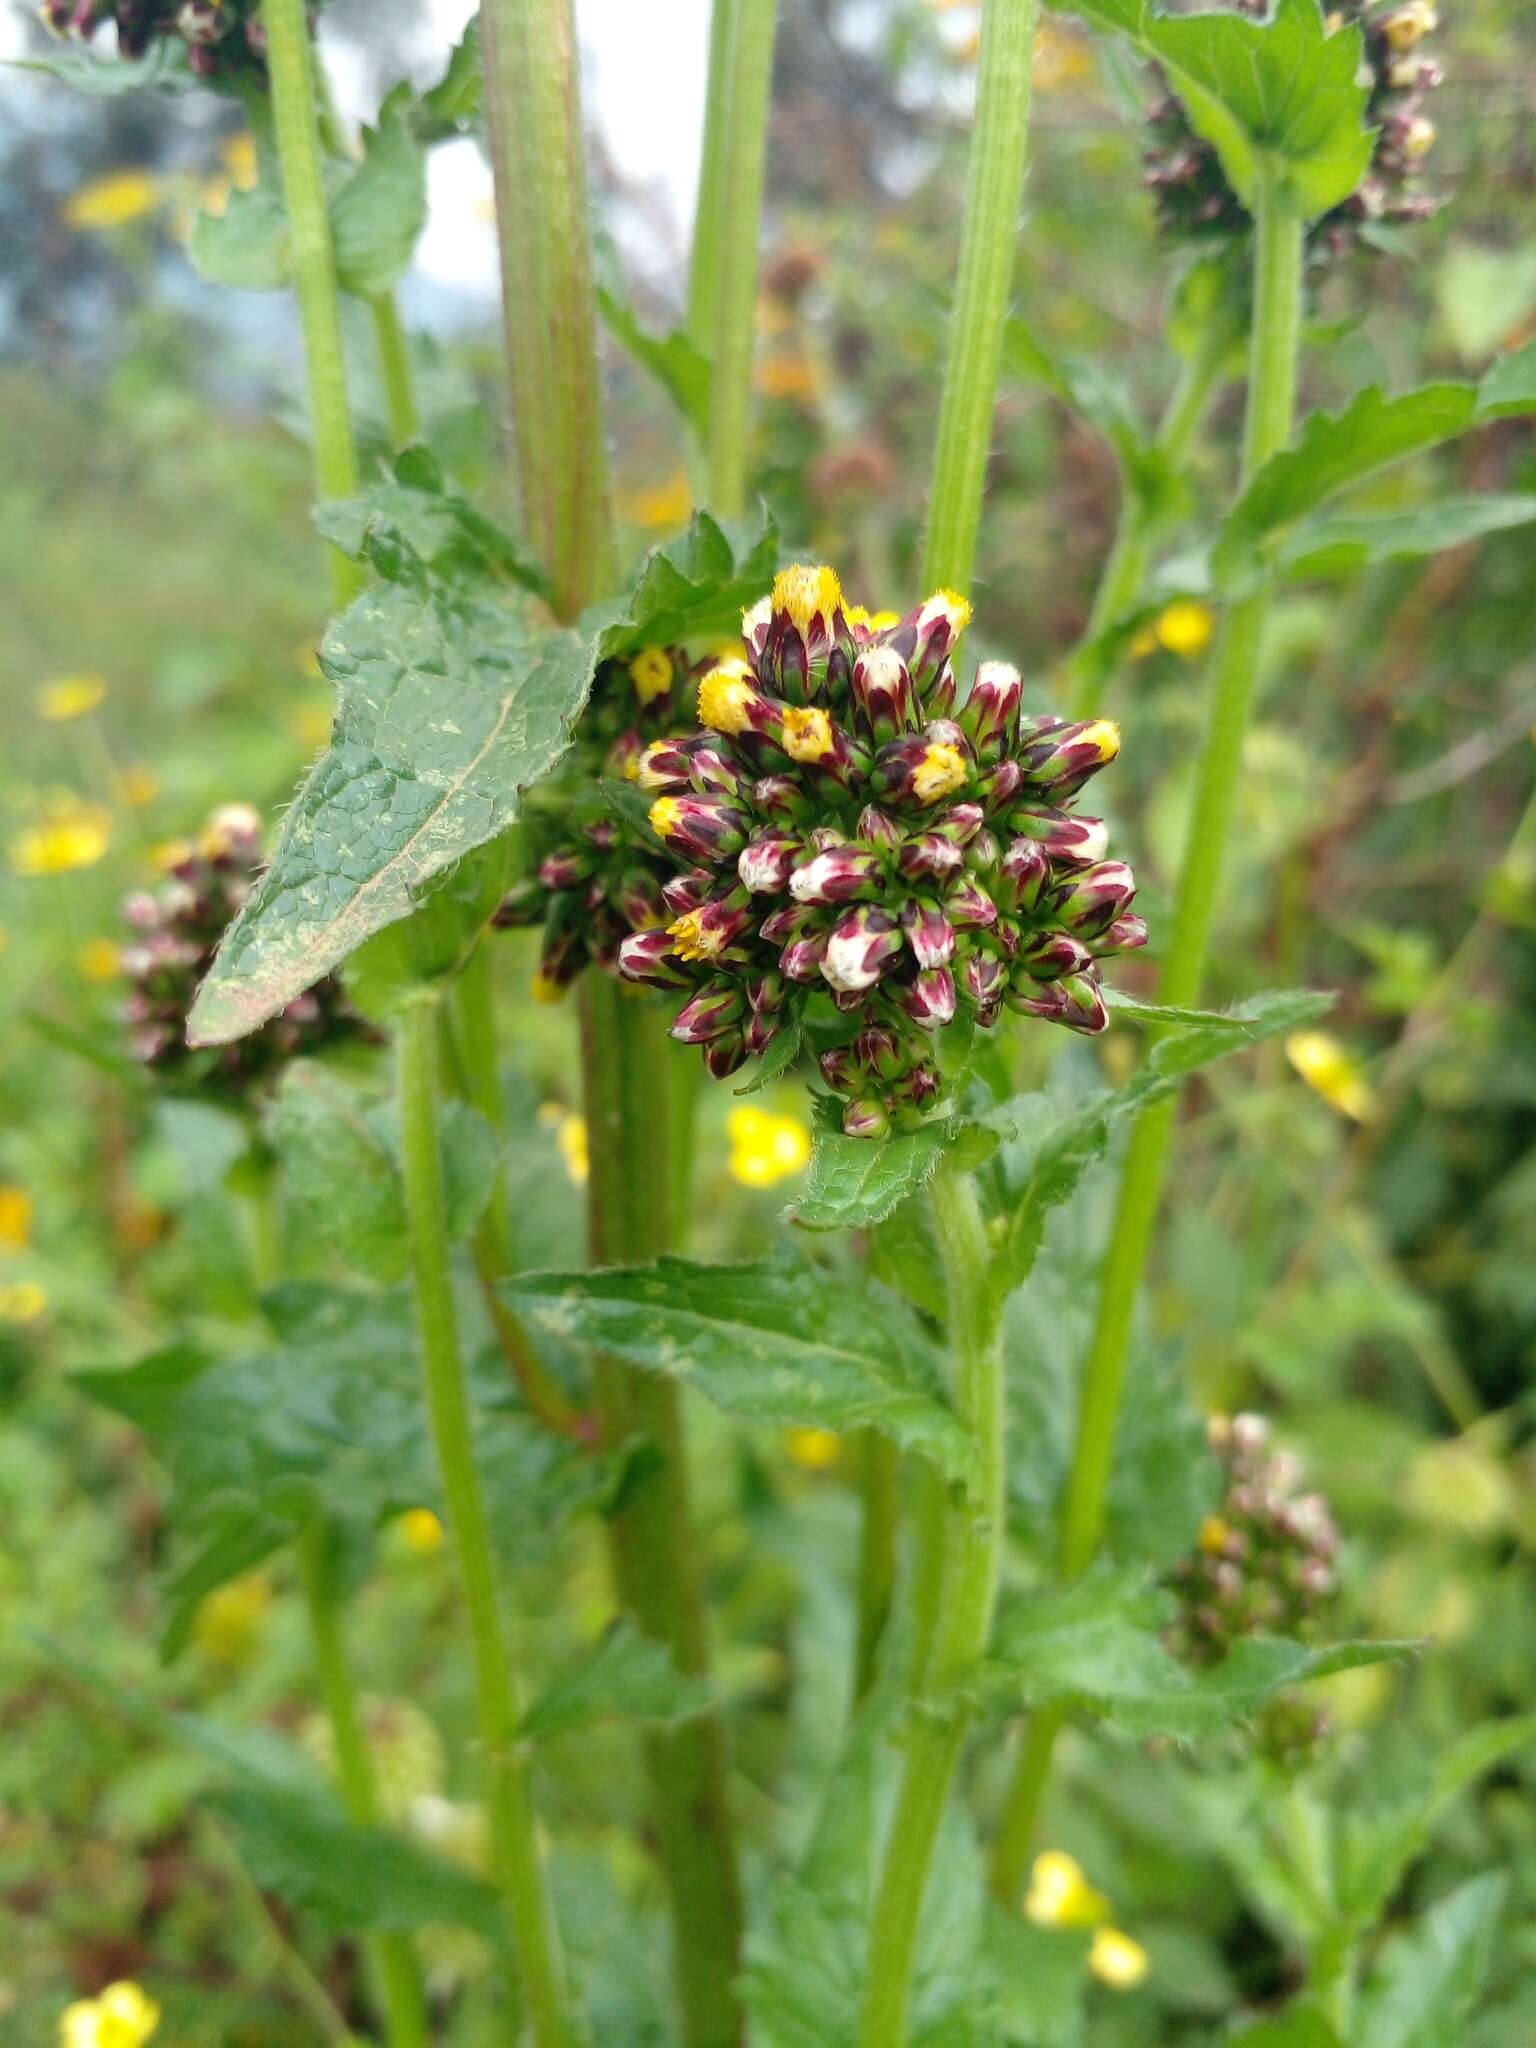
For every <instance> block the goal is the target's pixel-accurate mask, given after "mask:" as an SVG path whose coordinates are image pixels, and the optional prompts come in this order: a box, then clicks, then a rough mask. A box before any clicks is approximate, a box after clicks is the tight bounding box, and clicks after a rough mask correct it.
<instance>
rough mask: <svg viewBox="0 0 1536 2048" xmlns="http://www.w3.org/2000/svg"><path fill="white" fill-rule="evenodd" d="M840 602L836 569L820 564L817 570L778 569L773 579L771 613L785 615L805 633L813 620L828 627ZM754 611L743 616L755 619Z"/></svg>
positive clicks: (801, 566)
mask: <svg viewBox="0 0 1536 2048" xmlns="http://www.w3.org/2000/svg"><path fill="white" fill-rule="evenodd" d="M842 601H843V586H842V585H841V584H840V583H839V582H838V580H837V572H836V570H835V569H829V568H828V567H827V566H826V564H825V563H824V562H823V563H820V564H818V565H817V566H816V567H814V568H813V567H809V566H807V564H805V563H803V562H800V563H796V564H795V566H794V567H793V568H790V569H781V570H780V571H779V573H778V575H777V576H775V577H774V579H773V596H772V599H771V605H772V609H773V610H774V611H776V612H788V613H789V617H790V623H791V624H792V625H794V626H796V627H798V629H799V630H800V631H801V632H802V633H804V632H805V631H807V629H808V628H809V626H810V623H811V621H812V620H813V619H815V618H818V617H819V618H822V619H825V620H826V621H827V622H828V623H829V624H830V623H831V619H832V614H833V613H834V612H835V611H836V610H837V608H838V606H839V605H840V604H841V603H842ZM756 611H757V608H756V607H755V606H754V608H753V612H752V613H751V614H747V615H745V616H748V617H751V616H755V615H756Z"/></svg>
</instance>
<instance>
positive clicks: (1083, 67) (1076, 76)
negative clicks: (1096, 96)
mask: <svg viewBox="0 0 1536 2048" xmlns="http://www.w3.org/2000/svg"><path fill="white" fill-rule="evenodd" d="M1030 73H1031V76H1032V78H1033V80H1034V85H1035V90H1036V91H1037V92H1056V91H1059V90H1060V88H1061V87H1062V86H1064V85H1078V84H1080V83H1081V82H1082V80H1083V79H1085V78H1090V77H1092V75H1093V58H1092V56H1091V55H1090V53H1089V49H1088V44H1087V42H1086V41H1085V40H1084V38H1083V37H1082V36H1080V35H1075V34H1074V33H1073V31H1072V30H1071V29H1069V28H1065V27H1063V26H1062V24H1061V23H1060V22H1055V21H1044V22H1042V23H1041V24H1040V27H1039V29H1038V30H1037V32H1036V35H1035V48H1034V59H1033V62H1032V64H1031V66H1030Z"/></svg>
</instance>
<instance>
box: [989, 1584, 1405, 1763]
mask: <svg viewBox="0 0 1536 2048" xmlns="http://www.w3.org/2000/svg"><path fill="white" fill-rule="evenodd" d="M1169 1609H1170V1602H1169V1600H1168V1596H1167V1595H1166V1594H1163V1593H1161V1592H1159V1591H1156V1590H1154V1589H1153V1588H1151V1587H1150V1586H1149V1584H1148V1582H1147V1581H1146V1579H1145V1577H1144V1576H1142V1575H1139V1574H1133V1575H1126V1574H1120V1573H1115V1572H1111V1571H1104V1570H1100V1571H1094V1572H1090V1573H1088V1574H1086V1575H1085V1576H1084V1577H1083V1578H1081V1579H1079V1580H1077V1581H1076V1582H1075V1583H1074V1584H1072V1585H1070V1586H1067V1587H1063V1588H1060V1589H1058V1590H1055V1591H1051V1592H1044V1593H1036V1594H1033V1595H1030V1596H1027V1597H1025V1598H1023V1599H1019V1600H1015V1601H1013V1602H1010V1603H1009V1604H1007V1605H1005V1606H1004V1608H1003V1609H1002V1611H1001V1612H1000V1614H999V1616H998V1621H997V1627H996V1630H995V1633H994V1639H993V1648H992V1655H991V1658H990V1660H989V1662H988V1665H987V1666H986V1669H985V1675H984V1681H983V1682H984V1685H985V1687H986V1690H987V1691H988V1692H989V1693H998V1694H1002V1695H1003V1696H1005V1697H1006V1698H1007V1699H1008V1700H1009V1702H1010V1704H1013V1703H1017V1702H1018V1701H1019V1700H1022V1702H1023V1704H1024V1705H1026V1706H1031V1707H1040V1706H1047V1705H1051V1704H1063V1705H1066V1706H1069V1707H1072V1708H1074V1709H1077V1710H1079V1711H1087V1712H1089V1713H1093V1714H1097V1715H1100V1716H1102V1717H1103V1718H1104V1719H1105V1720H1106V1721H1108V1722H1109V1723H1110V1725H1111V1726H1112V1727H1115V1728H1118V1729H1120V1730H1121V1731H1123V1732H1124V1733H1126V1734H1130V1735H1135V1736H1147V1735H1172V1736H1177V1737H1180V1738H1181V1739H1184V1740H1194V1739H1196V1738H1198V1737H1200V1736H1203V1735H1207V1734H1211V1733H1214V1732H1215V1731H1217V1730H1219V1729H1221V1728H1225V1727H1229V1726H1231V1725H1232V1723H1234V1722H1236V1721H1242V1720H1246V1719H1247V1718H1248V1717H1249V1716H1250V1715H1252V1714H1253V1713H1254V1712H1255V1711H1256V1710H1257V1709H1258V1708H1259V1707H1260V1706H1262V1705H1263V1703H1264V1702H1265V1700H1267V1699H1269V1698H1270V1697H1271V1696H1272V1695H1273V1694H1274V1693H1276V1692H1278V1691H1280V1689H1281V1688H1282V1687H1284V1686H1287V1685H1296V1684H1300V1683H1302V1682H1304V1681H1306V1680H1308V1679H1313V1678H1323V1677H1326V1676H1327V1675H1328V1674H1329V1673H1331V1672H1335V1671H1349V1670H1353V1669H1354V1668H1355V1667H1356V1666H1358V1665H1361V1664H1375V1663H1380V1662H1383V1661H1384V1660H1386V1659H1389V1658H1401V1657H1405V1656H1408V1655H1410V1654H1411V1653H1412V1650H1413V1647H1414V1646H1413V1645H1412V1644H1408V1643H1336V1644H1333V1645H1331V1646H1330V1647H1328V1648H1326V1649H1309V1648H1308V1647H1307V1646H1306V1645H1304V1644H1302V1643H1293V1642H1288V1641H1286V1640H1285V1639H1283V1638H1281V1637H1264V1636H1254V1637H1248V1638H1246V1639H1245V1640H1243V1641H1240V1642H1238V1643H1235V1644H1234V1645H1233V1647H1232V1649H1231V1650H1230V1651H1229V1652H1228V1654H1227V1655H1226V1656H1225V1657H1224V1658H1223V1659H1222V1661H1221V1662H1220V1663H1219V1664H1215V1665H1212V1666H1210V1667H1209V1668H1203V1669H1196V1670H1191V1669H1189V1668H1187V1667H1186V1666H1184V1665H1182V1664H1180V1663H1178V1662H1177V1661H1176V1660H1175V1659H1174V1658H1173V1657H1172V1656H1170V1655H1169V1653H1168V1651H1167V1650H1166V1649H1165V1648H1164V1647H1163V1642H1162V1636H1161V1630H1162V1627H1163V1626H1164V1624H1165V1622H1166V1620H1167V1617H1168V1613H1169Z"/></svg>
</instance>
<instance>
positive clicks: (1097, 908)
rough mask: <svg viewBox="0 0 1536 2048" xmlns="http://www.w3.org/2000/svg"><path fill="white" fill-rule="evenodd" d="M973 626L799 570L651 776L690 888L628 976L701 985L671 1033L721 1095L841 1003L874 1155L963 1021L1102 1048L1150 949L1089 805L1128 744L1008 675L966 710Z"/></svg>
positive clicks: (837, 1088)
mask: <svg viewBox="0 0 1536 2048" xmlns="http://www.w3.org/2000/svg"><path fill="white" fill-rule="evenodd" d="M969 619H970V608H969V606H968V605H967V604H966V603H965V602H964V600H963V599H961V598H958V597H956V596H954V595H953V594H952V593H951V592H949V591H939V592H938V593H937V594H936V595H935V596H933V597H930V598H929V599H928V600H927V602H926V603H924V604H922V605H919V606H918V607H917V609H916V610H914V611H911V612H909V613H908V614H907V616H906V617H905V618H897V617H896V616H895V614H894V613H879V614H876V615H874V616H873V617H872V616H871V615H870V614H869V613H867V612H865V611H864V610H863V609H862V608H861V607H857V606H847V605H845V604H844V601H843V594H842V590H841V588H840V586H839V584H838V580H837V578H836V576H835V575H834V574H833V572H832V571H831V570H830V569H827V568H814V569H813V568H794V569H787V570H785V571H784V572H783V573H782V574H781V575H780V576H779V577H778V579H777V580H776V582H775V584H774V587H773V593H772V595H771V597H766V598H764V599H763V600H762V601H761V603H759V604H757V605H755V606H754V607H753V608H752V609H751V610H750V611H749V612H747V613H746V614H745V617H744V620H743V641H744V651H743V653H742V654H740V655H731V656H726V657H723V658H722V659H721V660H719V661H718V662H717V663H716V664H715V665H714V666H713V667H712V668H710V669H709V670H708V671H707V673H706V674H705V675H704V677H703V678H702V680H701V681H700V683H699V689H698V717H699V726H700V728H702V729H700V730H695V731H693V732H691V733H688V734H685V735H683V736H681V737H677V738H668V739H662V740H658V741H655V742H653V743H652V744H651V745H650V746H649V747H647V748H646V750H645V753H644V755H643V756H642V758H641V761H640V764H639V770H638V777H637V779H638V781H639V783H640V785H641V787H642V789H644V790H646V791H647V792H650V793H651V794H652V795H653V796H654V799H655V801H654V802H653V804H652V807H651V812H650V818H651V825H652V827H653V829H654V831H655V833H656V835H657V837H658V838H659V839H660V840H661V841H662V842H664V844H665V845H666V847H667V849H668V851H669V852H670V853H671V854H672V855H673V857H674V859H675V860H676V862H677V863H678V864H679V867H680V869H681V872H679V873H676V874H674V875H673V876H672V878H671V879H670V880H669V881H668V882H667V883H666V884H665V886H664V887H663V889H662V896H663V899H664V902H665V906H666V919H665V921H662V920H660V919H658V920H657V922H656V924H655V925H654V927H653V928H651V929H648V930H642V931H637V932H636V933H635V934H634V935H633V936H632V937H630V938H628V939H626V940H625V941H624V943H623V945H622V947H621V949H620V955H619V964H620V969H621V971H622V972H623V973H624V974H625V975H627V976H629V977H630V978H631V979H633V980H636V981H642V982H649V983H651V984H653V985H656V986H659V987H663V988H670V989H678V990H687V991H689V994H688V1000H687V1001H686V1002H685V1003H684V1005H683V1007H682V1009H681V1010H680V1011H679V1013H678V1016H677V1020H676V1022H675V1023H674V1025H673V1027H672V1035H673V1036H674V1037H675V1038H679V1039H681V1040H683V1041H684V1042H685V1043H689V1044H697V1045H700V1046H702V1047H703V1049H704V1060H705V1064H706V1066H707V1067H708V1068H709V1071H710V1072H711V1073H712V1074H715V1075H717V1076H718V1075H725V1074H730V1073H732V1072H734V1071H735V1069H736V1068H737V1067H739V1066H740V1065H741V1064H742V1062H743V1061H744V1060H746V1059H748V1058H749V1057H752V1056H755V1055H758V1054H761V1053H763V1052H765V1051H766V1050H767V1048H768V1047H769V1046H770V1045H771V1044H772V1043H773V1042H774V1040H775V1039H776V1038H777V1037H778V1035H779V1033H780V1032H781V1031H783V1030H785V1029H786V1028H787V1029H791V1030H793V1031H794V1032H795V1033H796V1034H797V1036H798V1033H799V1031H800V1030H801V1028H802V1025H803V1023H804V1018H805V1008H806V1004H807V1002H808V1001H809V999H810V998H811V996H812V995H813V993H818V994H820V995H822V996H824V997H826V998H828V999H830V1002H831V1003H832V1004H833V1005H834V1006H835V1009H836V1011H837V1012H839V1013H841V1021H840V1023H839V1024H838V1029H837V1033H836V1042H835V1043H832V1044H830V1045H829V1046H828V1047H827V1049H826V1050H824V1051H823V1052H822V1054H821V1062H820V1063H821V1072H822V1075H823V1077H824V1078H825V1080H826V1082H827V1084H828V1086H829V1087H830V1088H831V1089H832V1090H833V1092H834V1093H835V1094H837V1095H839V1096H841V1097H843V1098H844V1101H845V1111H844V1117H843V1128H844V1130H846V1131H847V1132H848V1133H849V1134H850V1135H852V1136H877V1135H879V1134H880V1133H882V1132H883V1131H885V1130H886V1129H888V1128H889V1127H890V1125H891V1123H892V1122H893V1121H897V1122H900V1123H910V1122H913V1121H915V1120H917V1119H918V1118H920V1117H921V1115H922V1113H923V1112H924V1111H925V1110H926V1109H928V1108H929V1107H931V1106H932V1105H933V1104H934V1103H935V1102H936V1101H937V1100H938V1099H939V1097H940V1096H941V1095H942V1093H943V1091H944V1081H943V1079H942V1076H941V1072H940V1062H939V1060H938V1057H937V1045H938V1038H939V1034H940V1033H941V1032H942V1030H943V1028H944V1027H945V1026H946V1025H948V1024H949V1023H950V1022H951V1021H952V1020H953V1019H954V1018H955V1016H956V1014H957V1012H958V1011H959V1010H960V1009H961V1008H962V1007H963V1008H964V1009H965V1010H966V1011H967V1012H968V1013H969V1015H970V1016H971V1017H973V1018H974V1020H975V1022H976V1023H977V1024H979V1025H982V1026H991V1025H993V1024H995V1023H996V1022H997V1020H998V1019H999V1017H1000V1016H1001V1015H1002V1013H1003V1011H1004V1010H1005V1009H1008V1010H1013V1011H1017V1012H1020V1013H1022V1014H1024V1015H1027V1016H1033V1017H1042V1018H1046V1019H1048V1020H1049V1021H1051V1022H1052V1023H1057V1024H1065V1025H1067V1026H1068V1027H1069V1028H1070V1029H1072V1030H1076V1031H1083V1032H1094V1031H1099V1030H1102V1029H1103V1027H1104V1025H1105V1023H1106V1022H1107V1021H1108V1020H1107V1013H1106V1010H1105V1006H1104V997H1103V993H1102V990H1101V989H1100V986H1099V962H1100V960H1101V959H1102V958H1104V957H1105V956H1106V955H1108V954H1112V953H1119V952H1123V951H1126V950H1127V949H1128V948H1131V947H1134V946H1139V945H1142V944H1143V943H1144V942H1145V939H1146V928H1145V926H1144V925H1143V924H1142V922H1141V920H1140V919H1139V918H1137V917H1134V916H1132V915H1131V914H1130V903H1131V898H1132V896H1133V894H1134V893H1135V882H1134V879H1133V877H1132V875H1131V871H1130V869H1129V868H1127V867H1126V866H1125V865H1124V864H1123V863H1122V862H1119V861H1108V860H1106V859H1105V858H1104V853H1105V849H1106V836H1105V831H1104V826H1103V824H1102V823H1101V822H1100V821H1099V820H1098V819H1096V818H1086V817H1081V816H1079V815H1077V814H1076V813H1075V812H1074V811H1073V810H1072V808H1071V805H1072V802H1073V800H1074V798H1075V797H1076V796H1077V793H1078V792H1079V790H1081V788H1082V787H1083V785H1084V784H1085V783H1086V782H1087V781H1088V779H1089V778H1090V776H1093V775H1095V774H1097V772H1098V771H1099V769H1100V768H1102V767H1103V766H1104V765H1105V763H1106V762H1108V761H1112V760H1113V759H1114V758H1115V755H1116V754H1117V753H1118V751H1119V746H1120V740H1119V734H1118V733H1117V731H1116V729H1115V727H1114V726H1113V725H1110V724H1108V723H1107V722H1106V721H1104V720H1102V719H1093V720H1088V721H1084V722H1079V723H1076V724H1069V723H1068V722H1067V721H1065V720H1064V719H1060V718H1056V717H1052V716H1050V715H1036V716H1028V717H1026V716H1025V715H1024V710H1023V684H1022V682H1021V680H1020V677H1019V672H1018V670H1017V669H1015V668H1012V667H1010V666H1009V665H1008V664H1007V663H1006V662H1000V661H985V662H982V663H981V665H980V667H979V668H978V669H977V671H976V674H975V677H974V680H973V681H972V683H971V686H970V689H969V691H968V692H967V694H966V696H965V698H964V701H963V702H957V695H958V686H957V682H956V677H955V670H954V666H953V655H954V651H955V647H956V644H957V642H958V640H959V637H960V635H961V633H962V632H963V631H964V629H965V627H966V625H967V623H968V622H969ZM832 1021H833V1022H834V1023H838V1020H836V1019H833V1020H832Z"/></svg>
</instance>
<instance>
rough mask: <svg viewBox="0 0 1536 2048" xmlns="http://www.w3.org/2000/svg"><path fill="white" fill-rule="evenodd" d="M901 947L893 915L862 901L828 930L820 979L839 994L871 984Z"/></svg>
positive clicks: (859, 989)
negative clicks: (890, 915)
mask: <svg viewBox="0 0 1536 2048" xmlns="http://www.w3.org/2000/svg"><path fill="white" fill-rule="evenodd" d="M901 949H902V935H901V928H900V926H899V925H898V924H897V922H896V920H895V918H893V917H888V916H887V915H886V913H885V912H884V911H883V910H876V909H875V908H873V907H872V906H871V905H868V904H861V905H860V907H859V908H858V909H857V910H851V911H849V912H848V914H847V915H846V916H845V917H843V918H840V919H839V921H838V922H837V923H836V924H835V925H834V926H833V927H832V930H831V932H830V933H829V934H828V936H827V942H826V954H825V957H824V958H823V960H822V962H821V974H822V979H823V980H824V981H826V982H827V983H829V984H830V986H831V987H832V988H834V989H836V990H837V991H839V992H840V993H842V994H848V995H852V994H856V993H858V992H859V991H861V990H863V989H867V988H873V987H874V985H875V983H876V982H877V981H878V980H879V979H880V977H881V976H882V975H883V974H885V973H887V972H888V971H889V969H890V967H891V966H892V964H893V963H894V962H895V960H896V959H897V957H898V956H899V954H900V952H901ZM785 971H786V972H788V970H787V969H786V970H785Z"/></svg>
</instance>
